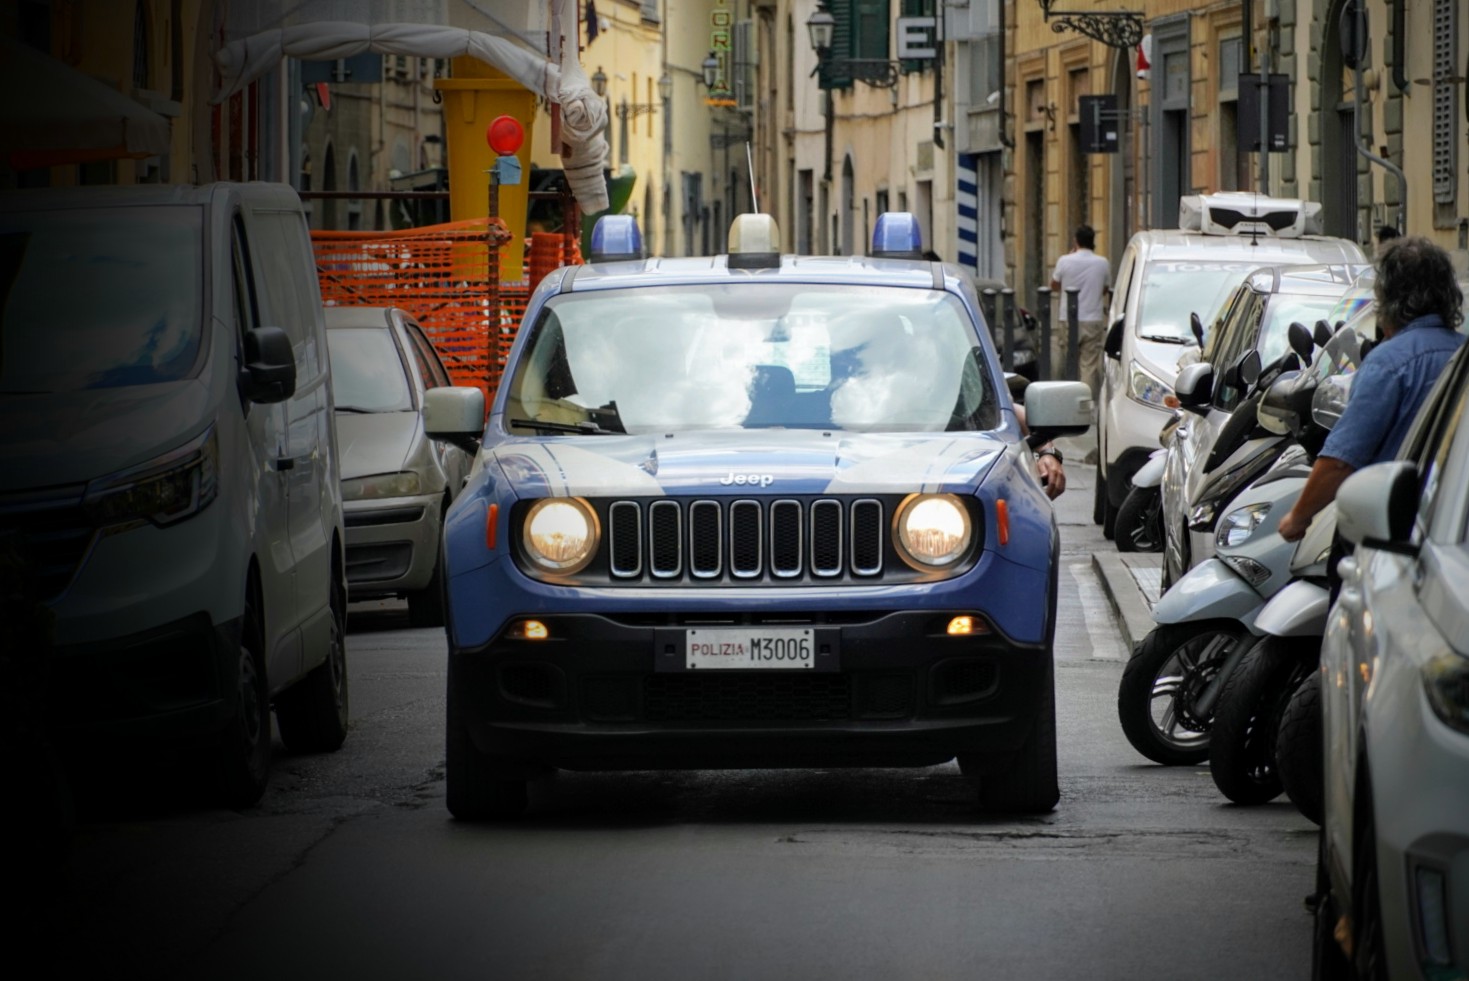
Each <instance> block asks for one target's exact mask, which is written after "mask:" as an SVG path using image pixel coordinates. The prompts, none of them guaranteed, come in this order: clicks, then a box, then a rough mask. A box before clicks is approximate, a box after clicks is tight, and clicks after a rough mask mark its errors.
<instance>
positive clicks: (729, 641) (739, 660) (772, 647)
mask: <svg viewBox="0 0 1469 981" xmlns="http://www.w3.org/2000/svg"><path fill="white" fill-rule="evenodd" d="M684 653H685V655H686V657H685V666H686V667H688V668H690V669H694V668H697V669H699V670H701V671H702V670H706V669H710V668H712V669H715V670H718V669H720V668H762V669H764V668H773V669H776V670H794V671H801V670H809V669H811V668H814V667H815V666H816V632H815V631H814V630H812V629H811V628H810V627H720V628H714V629H710V628H705V629H701V630H688V631H685V633H684Z"/></svg>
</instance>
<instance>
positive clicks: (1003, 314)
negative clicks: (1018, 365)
mask: <svg viewBox="0 0 1469 981" xmlns="http://www.w3.org/2000/svg"><path fill="white" fill-rule="evenodd" d="M1000 300H1001V304H1000V305H1001V306H1003V307H1004V309H1003V310H1001V311H1000V324H1001V330H1002V331H1003V333H1002V334H1001V337H1002V338H1003V339H1004V343H1003V344H1002V345H1001V360H1000V363H1001V364H1002V365H1004V367H1005V370H1006V371H1014V370H1015V291H1014V290H1012V289H1011V288H1010V287H1008V286H1006V287H1005V288H1004V289H1002V290H1000Z"/></svg>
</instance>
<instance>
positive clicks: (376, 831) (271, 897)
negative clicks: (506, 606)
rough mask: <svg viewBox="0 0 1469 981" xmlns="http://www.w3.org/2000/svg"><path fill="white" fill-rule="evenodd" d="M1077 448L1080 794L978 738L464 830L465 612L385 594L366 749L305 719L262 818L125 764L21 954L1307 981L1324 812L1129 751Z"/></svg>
mask: <svg viewBox="0 0 1469 981" xmlns="http://www.w3.org/2000/svg"><path fill="white" fill-rule="evenodd" d="M1068 469H1070V470H1071V471H1072V473H1071V486H1070V490H1069V491H1068V493H1067V494H1066V495H1065V496H1064V497H1063V498H1062V499H1061V501H1060V502H1059V504H1058V516H1059V519H1060V520H1061V522H1062V525H1063V528H1062V544H1063V564H1064V568H1063V570H1062V575H1061V588H1062V590H1063V594H1062V597H1061V602H1060V609H1061V621H1060V624H1059V629H1058V632H1057V645H1058V646H1057V652H1056V656H1057V662H1058V668H1057V688H1058V714H1059V718H1060V726H1061V729H1060V764H1061V779H1062V799H1061V803H1060V806H1059V807H1058V808H1057V810H1056V811H1055V813H1054V814H1051V815H1049V816H1046V817H1043V818H1034V819H1025V820H1013V819H1010V820H1006V819H1001V818H997V817H993V816H988V815H985V814H983V813H982V812H980V811H978V810H977V809H976V808H975V806H974V805H973V803H972V794H971V792H970V791H969V788H968V787H967V785H966V784H965V783H964V782H963V781H962V779H961V778H960V776H959V772H958V769H957V767H955V766H954V764H952V763H951V764H948V765H946V766H942V767H933V768H928V769H918V770H859V771H841V770H822V771H809V770H807V771H792V772H773V773H772V772H756V771H737V772H692V773H667V774H660V773H641V772H640V773H631V774H574V773H563V774H559V775H557V776H556V777H554V778H553V779H551V780H550V781H548V782H547V783H546V784H545V785H544V786H540V787H537V788H536V792H535V795H534V797H533V801H532V806H531V811H530V814H529V815H528V816H527V817H526V819H525V820H523V821H522V822H520V823H518V824H515V825H491V826H478V827H476V826H467V825H463V824H459V823H456V822H455V821H453V820H452V819H451V818H450V817H449V814H448V812H447V811H446V810H445V808H444V784H443V746H442V739H443V713H444V661H445V645H444V638H443V634H442V632H438V631H432V630H410V629H407V627H406V611H405V608H404V607H402V605H401V604H392V603H389V604H374V605H371V606H368V605H358V606H355V607H354V609H353V613H352V623H351V629H350V637H349V656H350V670H351V677H352V717H353V718H352V732H351V735H350V736H349V738H348V741H347V745H346V746H345V747H344V748H343V749H342V750H341V751H340V752H339V753H336V754H333V755H329V756H292V755H290V754H287V753H286V752H285V750H284V749H283V748H281V747H280V746H279V744H277V748H276V756H275V760H274V767H275V769H274V779H273V783H272V785H271V788H270V790H269V791H268V793H267V795H266V797H265V799H264V801H263V802H262V803H261V805H260V806H258V807H256V808H254V809H251V810H249V811H246V812H241V813H234V812H230V811H220V810H211V809H206V808H203V807H202V805H200V804H198V803H196V802H194V801H193V800H192V799H191V798H190V797H189V796H188V795H187V794H185V793H183V792H182V791H180V790H179V789H178V787H177V781H176V779H175V773H174V771H171V770H169V769H168V767H152V766H149V765H139V766H138V767H137V769H136V770H134V769H133V768H131V767H125V768H123V769H122V770H121V771H120V772H114V777H115V782H114V784H113V786H112V788H111V789H110V790H109V791H108V793H107V794H105V795H104V794H98V793H93V794H91V795H89V797H88V798H87V799H84V800H83V802H82V805H81V811H80V814H79V824H78V827H77V830H76V834H75V835H74V837H73V840H72V847H71V855H70V859H69V862H68V863H67V867H66V868H65V869H64V870H63V871H61V872H60V873H58V874H57V875H56V876H54V877H53V878H52V879H51V881H50V882H49V883H48V884H47V885H46V887H44V888H40V889H37V890H35V891H34V893H33V894H29V895H27V897H26V901H27V903H28V915H26V916H23V917H19V918H17V917H14V916H12V917H9V918H8V919H9V921H10V922H9V926H10V929H9V930H8V931H7V932H8V933H11V934H12V936H11V937H10V938H9V939H7V940H6V941H5V943H6V949H7V950H8V951H9V953H10V956H11V958H12V962H13V963H15V964H21V965H28V966H27V969H26V976H43V975H46V974H51V975H53V976H61V977H83V976H85V977H99V978H100V977H108V978H120V977H148V978H165V977H182V978H236V977H239V978H253V979H262V978H270V979H273V981H274V979H294V978H352V979H376V978H435V979H444V981H448V979H457V978H476V979H485V978H493V979H496V981H517V979H522V978H547V979H573V978H575V979H580V978H597V979H602V978H628V979H634V978H636V979H663V978H678V979H704V978H709V979H716V978H718V979H766V978H772V979H784V978H805V979H812V978H818V979H819V978H843V979H848V978H851V979H861V978H881V979H884V981H892V979H901V978H914V979H943V978H960V977H962V978H1007V979H1008V978H1026V979H1046V978H1058V979H1059V978H1066V979H1071V978H1087V979H1108V978H1117V979H1122V978H1126V979H1149V978H1159V979H1165V978H1166V979H1174V978H1189V979H1210V978H1249V979H1259V981H1266V979H1274V978H1304V977H1306V976H1307V975H1308V973H1309V967H1310V954H1309V946H1308V943H1309V919H1308V917H1307V915H1306V913H1305V910H1304V907H1303V904H1302V899H1303V897H1304V896H1305V895H1306V893H1307V892H1309V891H1310V889H1311V885H1312V875H1313V869H1314V859H1315V841H1316V836H1315V831H1314V827H1313V826H1312V825H1310V824H1309V823H1308V822H1307V821H1306V820H1305V819H1304V818H1302V817H1300V816H1299V815H1298V814H1297V813H1296V812H1295V811H1294V809H1293V808H1292V807H1291V806H1290V804H1289V803H1286V802H1284V801H1283V799H1282V801H1280V802H1277V803H1275V804H1272V805H1267V806H1265V807H1260V808H1253V809H1245V808H1239V807H1235V806H1232V805H1227V804H1226V803H1225V801H1224V800H1223V798H1222V797H1220V796H1219V794H1218V793H1217V791H1216V790H1215V789H1214V786H1213V783H1212V781H1211V780H1210V778H1209V775H1208V771H1207V768H1206V767H1205V768H1178V769H1165V768H1161V767H1157V766H1153V765H1151V764H1148V763H1146V761H1144V760H1143V759H1142V758H1141V757H1139V756H1138V755H1137V754H1136V753H1134V752H1133V751H1132V749H1131V748H1130V747H1129V746H1128V744H1127V742H1126V740H1125V739H1124V738H1123V736H1122V733H1121V731H1120V730H1119V728H1118V726H1117V722H1116V713H1115V693H1116V685H1117V679H1118V676H1119V674H1120V672H1121V658H1122V657H1123V649H1122V644H1121V642H1120V640H1119V637H1118V633H1117V628H1116V624H1115V623H1114V622H1113V620H1112V616H1111V612H1110V610H1109V609H1108V607H1107V605H1106V602H1105V600H1104V598H1103V594H1102V591H1101V587H1100V585H1099V583H1098V582H1097V580H1096V578H1095V574H1094V572H1093V571H1092V568H1091V564H1090V555H1091V552H1092V550H1093V549H1096V548H1110V547H1111V546H1110V544H1108V543H1105V542H1104V541H1103V540H1102V538H1101V534H1100V531H1099V529H1097V528H1095V527H1094V526H1093V525H1092V524H1091V522H1090V520H1089V518H1090V503H1091V496H1092V495H1091V487H1090V484H1089V482H1088V480H1089V474H1088V472H1087V468H1083V467H1080V466H1075V465H1073V466H1071V467H1069V468H1068ZM139 762H140V761H134V763H139ZM12 898H14V896H13V897H12ZM29 965H36V967H35V968H32V967H30V966H29ZM12 976H19V975H12Z"/></svg>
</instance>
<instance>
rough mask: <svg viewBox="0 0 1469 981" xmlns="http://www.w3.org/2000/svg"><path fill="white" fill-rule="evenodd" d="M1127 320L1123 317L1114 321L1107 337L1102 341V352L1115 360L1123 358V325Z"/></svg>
mask: <svg viewBox="0 0 1469 981" xmlns="http://www.w3.org/2000/svg"><path fill="white" fill-rule="evenodd" d="M1126 322H1127V321H1126V320H1125V319H1124V318H1122V317H1118V318H1117V319H1116V320H1114V321H1112V326H1111V328H1110V329H1109V330H1108V331H1107V337H1106V339H1105V340H1104V341H1102V353H1103V354H1105V355H1106V356H1107V357H1109V358H1111V359H1112V360H1113V361H1120V360H1122V325H1123V324H1124V323H1126Z"/></svg>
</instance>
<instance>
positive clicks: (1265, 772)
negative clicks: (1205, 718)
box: [1209, 637, 1304, 804]
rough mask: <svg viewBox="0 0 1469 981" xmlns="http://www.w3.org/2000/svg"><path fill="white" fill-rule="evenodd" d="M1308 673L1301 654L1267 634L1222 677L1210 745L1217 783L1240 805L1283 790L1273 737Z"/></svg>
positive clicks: (1267, 798)
mask: <svg viewBox="0 0 1469 981" xmlns="http://www.w3.org/2000/svg"><path fill="white" fill-rule="evenodd" d="M1303 676H1304V672H1303V669H1302V667H1301V662H1300V659H1299V658H1297V657H1295V656H1293V655H1292V654H1291V653H1290V652H1289V651H1288V650H1286V649H1284V641H1283V639H1282V638H1278V637H1265V638H1263V639H1261V640H1260V642H1259V643H1257V644H1256V645H1255V646H1254V647H1252V648H1250V650H1249V651H1248V652H1247V653H1246V654H1245V656H1244V657H1243V658H1242V659H1241V660H1240V662H1239V665H1238V666H1237V667H1236V668H1235V669H1234V672H1233V673H1232V674H1230V676H1229V678H1228V679H1226V680H1225V682H1224V690H1223V691H1222V692H1221V693H1220V695H1219V708H1218V710H1217V711H1216V712H1215V713H1214V732H1213V735H1212V737H1211V739H1210V746H1209V773H1210V774H1211V775H1212V776H1213V777H1214V785H1215V786H1216V787H1218V788H1219V791H1220V793H1222V794H1224V796H1225V797H1228V798H1229V799H1230V800H1232V801H1234V802H1235V803H1236V804H1264V803H1266V802H1268V801H1272V800H1274V799H1275V798H1276V797H1279V796H1280V793H1281V791H1282V790H1283V789H1284V788H1282V787H1281V784H1280V773H1279V771H1278V770H1277V768H1276V763H1275V737H1276V734H1277V732H1279V729H1280V718H1281V715H1282V714H1284V712H1285V705H1286V702H1287V701H1288V700H1289V699H1290V696H1291V693H1292V691H1293V690H1294V688H1295V685H1296V683H1297V682H1299V681H1300V680H1301V678H1302V677H1303Z"/></svg>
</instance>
